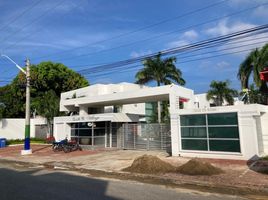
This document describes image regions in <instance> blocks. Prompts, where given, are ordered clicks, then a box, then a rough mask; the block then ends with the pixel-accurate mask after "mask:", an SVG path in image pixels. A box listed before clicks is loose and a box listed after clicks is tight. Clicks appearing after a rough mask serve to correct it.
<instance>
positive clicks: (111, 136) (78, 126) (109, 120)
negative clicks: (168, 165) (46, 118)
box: [54, 113, 171, 151]
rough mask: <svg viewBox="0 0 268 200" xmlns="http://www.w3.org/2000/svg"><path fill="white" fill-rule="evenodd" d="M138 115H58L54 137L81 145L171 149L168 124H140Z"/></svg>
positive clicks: (55, 119)
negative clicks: (74, 141)
mask: <svg viewBox="0 0 268 200" xmlns="http://www.w3.org/2000/svg"><path fill="white" fill-rule="evenodd" d="M138 118H139V117H138V116H137V115H130V114H124V113H107V114H96V115H88V116H83V117H81V116H68V117H58V118H54V123H55V125H56V126H55V131H56V134H55V136H57V137H58V138H64V137H67V138H68V139H72V140H76V141H77V142H78V143H79V144H80V145H85V147H94V148H112V147H113V148H119V149H137V150H168V151H171V137H170V126H169V125H165V124H146V123H140V122H139V121H138ZM57 137H56V140H58V138H57Z"/></svg>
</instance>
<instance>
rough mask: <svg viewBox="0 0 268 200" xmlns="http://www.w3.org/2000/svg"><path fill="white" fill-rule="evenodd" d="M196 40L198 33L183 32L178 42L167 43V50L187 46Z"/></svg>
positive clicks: (191, 31)
mask: <svg viewBox="0 0 268 200" xmlns="http://www.w3.org/2000/svg"><path fill="white" fill-rule="evenodd" d="M197 38H198V33H197V32H196V31H195V30H189V31H186V32H184V33H183V34H182V35H181V36H180V37H179V39H178V40H175V41H172V42H169V43H168V44H167V48H174V47H179V46H184V45H188V44H190V43H192V42H194V41H195V40H196V39H197Z"/></svg>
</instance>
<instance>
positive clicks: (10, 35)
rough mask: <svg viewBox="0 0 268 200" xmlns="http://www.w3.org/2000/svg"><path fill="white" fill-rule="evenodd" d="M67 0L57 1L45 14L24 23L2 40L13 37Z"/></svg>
mask: <svg viewBox="0 0 268 200" xmlns="http://www.w3.org/2000/svg"><path fill="white" fill-rule="evenodd" d="M64 1H65V0H62V1H60V2H59V3H57V4H56V5H54V6H53V7H52V8H49V9H47V10H46V11H45V12H44V13H43V14H41V15H40V16H38V17H37V18H35V19H34V20H32V21H31V22H30V23H28V24H26V25H24V26H23V27H22V28H20V29H19V30H16V31H15V32H13V33H11V34H9V35H8V36H7V37H5V38H3V39H2V40H1V41H0V43H1V42H3V41H6V40H8V39H9V38H10V37H12V36H13V35H15V34H17V33H18V32H20V31H22V30H24V29H25V28H26V27H28V26H30V25H32V24H33V23H35V22H37V21H38V20H40V19H41V18H42V17H44V16H45V15H47V14H48V13H49V12H51V11H53V10H54V9H56V8H57V7H58V6H60V5H61V4H62V3H63V2H64Z"/></svg>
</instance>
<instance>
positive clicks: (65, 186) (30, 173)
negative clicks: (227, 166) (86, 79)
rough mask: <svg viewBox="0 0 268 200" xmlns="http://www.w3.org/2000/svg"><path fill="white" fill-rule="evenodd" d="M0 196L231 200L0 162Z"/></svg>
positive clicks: (5, 199) (6, 199)
mask: <svg viewBox="0 0 268 200" xmlns="http://www.w3.org/2000/svg"><path fill="white" fill-rule="evenodd" d="M0 180H1V181H0V199H1V200H30V199H33V200H41V199H44V200H54V199H55V200H84V199H85V200H93V199H107V200H119V199H126V200H132V199H133V200H134V199H135V200H136V199H137V200H143V199H144V200H162V199H164V200H168V199H172V200H175V199H176V200H184V199H185V200H214V199H217V200H234V199H237V200H238V199H239V200H240V199H242V198H238V197H231V196H226V195H215V194H213V195H212V194H208V193H200V192H192V191H189V190H183V189H172V188H165V187H164V186H158V185H150V184H143V183H137V182H130V181H121V180H111V179H95V178H92V177H88V176H85V175H79V174H76V173H73V172H72V173H70V172H68V173H64V172H61V171H54V170H43V169H42V170H40V169H29V168H28V169H26V168H19V169H18V168H17V169H15V168H14V166H8V165H6V164H3V163H2V164H1V163H0Z"/></svg>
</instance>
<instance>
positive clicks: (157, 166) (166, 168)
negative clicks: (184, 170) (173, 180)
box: [123, 155, 176, 174]
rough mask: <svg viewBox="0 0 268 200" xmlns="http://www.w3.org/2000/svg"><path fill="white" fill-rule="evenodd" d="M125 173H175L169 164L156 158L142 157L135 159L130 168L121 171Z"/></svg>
mask: <svg viewBox="0 0 268 200" xmlns="http://www.w3.org/2000/svg"><path fill="white" fill-rule="evenodd" d="M123 171H127V172H136V173H142V174H161V173H168V172H175V171H176V168H175V167H174V166H172V165H171V164H169V163H166V162H164V161H163V160H161V159H159V158H158V157H156V156H151V155H143V156H140V157H138V158H136V159H135V160H134V161H133V163H132V165H131V166H130V167H127V168H125V169H123Z"/></svg>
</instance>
